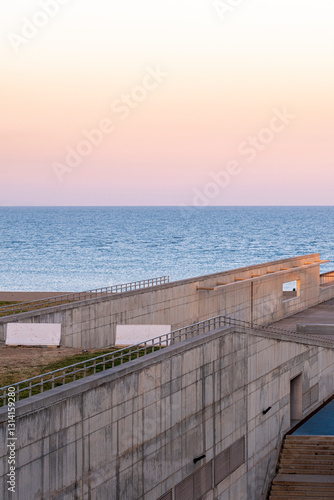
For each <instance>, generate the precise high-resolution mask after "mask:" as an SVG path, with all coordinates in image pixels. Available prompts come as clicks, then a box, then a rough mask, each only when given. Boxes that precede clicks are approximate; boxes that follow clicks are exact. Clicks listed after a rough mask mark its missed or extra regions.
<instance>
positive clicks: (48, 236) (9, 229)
mask: <svg viewBox="0 0 334 500" xmlns="http://www.w3.org/2000/svg"><path fill="white" fill-rule="evenodd" d="M333 234H334V207H202V208H194V207H191V208H180V207H139V208H138V207H69V208H67V207H17V208H16V207H0V290H23V291H25V290H26V291H29V290H35V291H38V290H43V291H44V290H52V291H80V290H86V289H91V288H98V287H102V286H107V285H111V284H116V283H126V282H129V281H136V280H140V279H144V278H149V277H156V276H162V275H169V276H170V278H171V280H178V279H182V278H188V277H192V276H199V275H203V274H209V273H214V272H217V271H221V270H227V269H232V268H236V267H241V266H248V265H250V264H256V263H261V262H266V261H270V260H276V259H280V258H284V257H291V256H294V255H303V254H307V253H312V252H320V254H321V257H322V258H324V259H331V260H334V243H333V237H332V236H333ZM331 269H334V263H333V264H326V265H324V266H322V271H323V272H325V271H327V270H331Z"/></svg>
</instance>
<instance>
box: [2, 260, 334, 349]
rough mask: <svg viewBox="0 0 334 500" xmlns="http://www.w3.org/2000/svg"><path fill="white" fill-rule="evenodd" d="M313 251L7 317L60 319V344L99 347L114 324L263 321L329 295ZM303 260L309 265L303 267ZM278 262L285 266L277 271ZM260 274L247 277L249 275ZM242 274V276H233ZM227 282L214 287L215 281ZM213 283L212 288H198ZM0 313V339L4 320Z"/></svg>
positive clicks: (331, 290) (111, 335) (332, 290)
mask: <svg viewBox="0 0 334 500" xmlns="http://www.w3.org/2000/svg"><path fill="white" fill-rule="evenodd" d="M317 260H319V254H311V255H307V256H301V257H295V258H291V259H283V260H279V261H275V262H270V263H266V264H259V265H256V266H249V267H245V268H241V269H236V270H233V271H227V272H223V273H218V274H213V275H210V276H202V277H197V278H191V279H188V280H183V281H177V282H174V283H169V284H166V285H161V286H157V287H152V288H148V289H142V290H140V291H132V292H127V293H123V294H119V295H114V296H109V297H104V298H99V299H91V300H86V301H82V302H78V303H74V304H72V305H71V304H65V305H62V306H57V307H53V308H49V309H48V310H47V312H42V311H36V312H30V313H23V314H17V315H15V316H11V317H10V321H19V322H24V323H27V322H32V323H61V324H62V341H61V345H62V346H68V347H79V348H80V347H82V348H87V349H91V348H102V347H106V346H111V345H114V344H115V340H116V326H117V324H121V325H125V324H136V325H150V324H151V325H152V324H157V325H158V324H162V325H171V328H172V330H174V329H177V328H180V327H183V326H185V325H189V324H191V323H196V322H198V321H202V320H204V319H207V318H210V317H213V316H217V315H220V314H221V315H227V316H231V317H234V318H238V319H241V320H245V321H254V322H255V323H259V324H265V323H270V322H273V321H277V320H279V319H281V318H283V317H285V316H287V315H291V314H294V313H296V312H298V311H301V310H303V309H305V308H307V307H311V306H313V305H316V304H318V303H319V302H321V301H324V300H328V299H329V298H332V297H334V286H329V287H328V288H327V289H326V290H320V276H319V263H317V262H316V261H317ZM307 262H314V263H313V264H312V265H306V266H305V267H299V268H298V267H296V268H294V267H293V266H303V265H305V263H307ZM283 267H287V268H289V269H288V270H281V269H282V268H283ZM254 274H255V275H260V276H259V277H254V278H252V276H253V275H254ZM236 279H243V280H245V281H237V282H235V280H236ZM297 279H298V280H300V286H301V293H300V296H299V297H296V298H293V299H290V300H287V301H284V300H283V292H282V285H283V283H284V282H289V281H293V280H297ZM220 282H226V283H229V284H228V285H226V286H221V287H218V288H216V285H217V283H220ZM198 287H214V288H215V289H214V290H198ZM6 321H8V318H7V319H6V318H0V341H1V340H2V341H4V324H5V323H6Z"/></svg>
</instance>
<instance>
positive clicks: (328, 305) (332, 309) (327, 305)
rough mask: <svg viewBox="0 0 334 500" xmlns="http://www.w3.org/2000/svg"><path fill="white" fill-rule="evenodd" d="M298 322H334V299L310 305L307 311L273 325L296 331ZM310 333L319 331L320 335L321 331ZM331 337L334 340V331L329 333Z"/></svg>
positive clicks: (330, 323)
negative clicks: (331, 333)
mask: <svg viewBox="0 0 334 500" xmlns="http://www.w3.org/2000/svg"><path fill="white" fill-rule="evenodd" d="M298 324H300V325H306V324H322V325H332V324H334V299H331V300H328V301H326V302H323V303H322V304H318V305H316V306H314V307H310V308H309V309H306V310H305V311H301V312H299V313H297V314H294V315H292V316H289V317H288V318H284V319H282V320H280V321H277V322H275V323H273V325H272V326H276V327H278V328H284V329H288V330H295V331H296V330H297V325H298ZM310 333H317V334H318V335H320V332H310ZM329 337H330V338H332V339H333V340H334V333H333V335H329Z"/></svg>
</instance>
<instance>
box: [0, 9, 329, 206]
mask: <svg viewBox="0 0 334 500" xmlns="http://www.w3.org/2000/svg"><path fill="white" fill-rule="evenodd" d="M49 1H51V0H49ZM52 1H53V2H57V0H52ZM46 2H47V0H45V3H46ZM269 4H270V5H269ZM38 5H40V4H38ZM38 5H37V7H36V2H33V1H27V0H25V1H24V2H23V1H17V2H15V5H11V4H10V5H3V6H2V7H1V24H0V28H1V34H2V44H1V48H0V56H1V61H2V70H1V80H0V89H1V92H0V96H1V97H0V99H1V115H2V120H1V125H0V127H1V129H0V131H1V134H0V137H1V139H0V174H1V188H0V196H1V198H0V204H1V205H179V204H189V205H192V204H206V205H247V204H250V205H261V204H274V205H280V204H287V205H290V204H302V205H307V204H309V205H316V204H328V205H329V204H332V199H333V194H332V186H333V180H334V178H333V177H334V174H333V165H332V142H333V141H332V137H333V123H334V100H333V90H332V89H333V86H334V85H333V84H334V81H333V80H334V78H333V77H334V68H333V64H334V63H333V57H332V56H333V46H334V34H333V30H332V19H333V14H334V5H333V2H332V0H331V1H329V0H324V1H323V2H322V4H321V8H315V4H314V2H311V1H308V0H306V1H298V0H295V2H293V4H292V5H291V1H287V0H280V1H276V0H275V1H272V2H264V1H261V0H259V1H254V2H248V1H247V2H246V0H245V1H244V2H240V5H239V6H235V7H233V9H232V10H231V11H229V12H228V13H227V14H226V15H224V16H222V13H221V12H220V13H219V12H217V9H216V8H215V7H214V3H213V2H211V1H210V0H209V1H206V2H203V1H192V2H190V1H188V0H184V2H182V3H180V2H179V1H178V2H177V1H176V0H170V2H168V3H166V2H162V1H160V0H156V2H155V3H153V2H152V1H151V0H144V1H143V3H142V4H141V6H140V8H139V7H138V2H137V3H136V2H135V1H134V0H128V1H127V2H125V3H124V4H122V6H118V7H117V6H105V7H100V10H99V11H98V12H97V10H96V6H95V7H94V8H93V5H92V3H91V2H88V0H87V1H86V0H82V1H81V2H78V1H77V0H72V1H69V2H68V3H67V4H66V5H61V6H60V5H58V7H59V8H58V10H57V12H55V14H54V16H53V17H52V18H51V17H50V16H49V17H48V14H46V13H45V14H44V17H43V14H42V15H41V14H40V12H41V7H40V6H38ZM42 12H43V11H42ZM38 15H39V16H40V17H38ZM38 19H40V22H43V19H44V24H45V25H44V26H43V27H39V28H36V26H35V31H29V29H28V31H27V20H28V22H30V23H32V22H33V21H35V22H38ZM36 20H37V21H36ZM24 27H25V28H24ZM30 29H34V25H33V26H32V28H31V24H30ZM27 33H28V34H29V33H30V38H29V39H28V38H26V37H25V35H27ZM31 33H33V35H32V34H31ZM24 40H25V41H24ZM128 95H130V101H129V100H128V97H127V96H128ZM121 101H123V102H122V103H121ZM120 105H122V106H123V107H122V108H120ZM284 110H285V113H286V114H288V116H290V117H291V116H293V118H289V119H286V120H285V121H284V119H283V121H282V120H281V121H280V122H279V121H277V120H276V121H275V120H274V121H273V119H274V117H275V116H276V115H277V113H281V114H282V113H283V114H284ZM101 124H104V126H105V127H107V125H108V126H109V129H108V133H107V132H103V133H101V132H100V133H99V134H98V136H97V135H96V134H95V135H93V136H91V135H89V134H88V135H89V137H90V139H88V138H87V131H91V130H92V129H96V128H97V127H101ZM273 124H274V125H273ZM273 127H274V128H273ZM111 129H112V131H111ZM278 129H279V131H278ZM84 131H86V132H84ZM101 134H102V135H101ZM92 137H93V139H94V138H95V139H94V140H95V143H94V144H92V140H93V139H92ZM254 138H255V139H254ZM254 140H256V143H253V142H252V141H254ZM82 141H86V142H85V144H83V143H82ZM87 141H88V142H89V143H88V145H87ZM93 142H94V141H93ZM251 144H256V145H255V146H254V145H251ZM242 145H243V146H242ZM82 148H83V149H82ZM85 148H86V149H85ZM87 148H88V149H87ZM246 148H251V149H253V154H251V153H250V152H249V154H248V155H246V154H245V153H242V151H243V152H244V151H245V150H246ZM69 150H70V151H76V152H77V153H76V154H77V155H78V156H79V157H80V160H78V161H77V163H78V165H77V166H76V167H73V164H71V163H69V162H68V161H67V160H66V155H67V153H68V151H69ZM82 151H84V153H85V154H82ZM248 151H249V149H248ZM250 157H252V161H250ZM231 161H233V162H237V163H238V165H239V168H238V169H235V171H234V172H233V175H231V174H229V173H228V165H229V162H231ZM222 172H225V173H226V172H227V174H226V175H227V176H228V177H229V178H228V181H227V182H226V183H225V184H224V185H219V184H217V185H216V188H215V187H214V186H212V183H213V176H214V175H215V174H216V175H221V176H222V175H225V174H223V173H222ZM198 193H200V195H199V194H198ZM208 193H209V194H208ZM199 200H200V201H199Z"/></svg>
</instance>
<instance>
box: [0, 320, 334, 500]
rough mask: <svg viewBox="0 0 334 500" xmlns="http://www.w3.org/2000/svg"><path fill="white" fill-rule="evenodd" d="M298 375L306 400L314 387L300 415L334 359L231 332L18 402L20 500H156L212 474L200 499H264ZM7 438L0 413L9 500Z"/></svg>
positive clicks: (319, 346) (326, 386)
mask: <svg viewBox="0 0 334 500" xmlns="http://www.w3.org/2000/svg"><path fill="white" fill-rule="evenodd" d="M299 374H302V380H303V393H304V394H308V391H309V389H310V387H312V386H314V385H316V384H318V389H319V395H318V397H317V400H313V401H312V402H310V404H307V405H304V406H305V409H304V413H303V415H304V416H305V415H306V414H308V413H310V412H311V411H312V410H314V408H315V407H316V406H317V405H319V404H320V403H321V402H322V401H323V400H324V399H327V398H328V397H329V396H331V395H332V393H333V374H334V351H333V350H332V349H330V348H328V347H326V345H325V344H324V343H321V342H320V341H316V340H314V341H310V343H309V344H304V343H303V341H302V339H295V340H293V339H291V338H289V337H286V336H284V337H280V338H279V337H277V336H273V335H272V336H271V337H268V336H266V335H265V334H264V333H261V334H260V333H256V332H253V333H251V331H248V332H247V331H239V332H233V331H232V329H228V328H227V329H221V330H219V331H215V332H211V333H208V334H205V335H201V336H199V337H197V338H194V339H191V340H188V341H185V342H183V343H180V344H177V345H175V346H170V347H167V348H165V349H163V350H162V351H159V352H156V353H154V354H151V355H149V356H147V357H145V358H142V359H139V360H136V361H132V362H129V363H127V364H125V365H123V366H120V367H117V368H114V369H112V370H109V371H107V372H105V373H102V374H98V375H95V376H92V377H89V378H87V379H85V380H82V381H77V382H74V383H71V384H69V385H67V386H64V387H60V388H57V389H54V390H51V391H49V392H47V393H44V394H41V395H39V396H34V397H32V398H30V399H28V400H24V401H21V402H19V403H17V407H16V436H17V450H16V460H17V461H16V467H17V471H16V473H17V476H16V485H17V493H16V496H15V498H22V499H23V498H25V499H27V500H38V499H52V500H70V499H71V500H73V499H84V500H100V499H115V500H116V499H117V500H141V499H142V500H157V499H158V498H160V496H162V495H165V494H167V495H166V497H164V498H167V499H168V498H172V497H171V496H169V495H168V493H171V491H172V490H173V492H174V496H173V498H174V499H175V500H179V499H180V498H183V497H182V496H180V490H181V489H182V488H183V487H191V484H197V485H198V484H199V483H201V484H202V483H203V478H204V472H205V471H207V472H208V473H207V474H206V483H205V484H206V486H207V487H208V485H209V487H210V489H209V490H208V491H207V492H206V493H205V495H203V496H201V498H202V500H203V499H204V500H216V499H218V500H228V499H233V500H234V499H238V500H260V499H261V498H264V494H265V491H266V486H267V484H268V483H269V480H270V479H271V477H272V474H273V472H274V469H275V466H276V460H277V456H278V453H279V447H280V439H281V437H282V435H283V434H284V433H285V432H286V431H287V430H288V429H289V427H290V380H291V379H292V378H294V377H295V376H297V375H299ZM269 406H271V409H270V410H269V411H268V412H267V413H266V414H265V415H264V414H263V410H264V409H267V408H268V407H269ZM6 439H7V409H6V408H2V409H1V410H0V476H1V479H0V498H2V499H3V500H7V499H9V498H10V499H11V498H13V496H12V494H11V493H8V491H7V485H6V476H5V474H6V472H7V461H6V444H7V441H6ZM243 439H244V444H245V456H244V459H243V457H241V460H240V456H239V458H238V460H237V468H236V470H234V471H233V472H232V473H231V474H229V475H227V477H226V478H225V479H224V480H222V481H219V482H218V483H217V477H218V475H219V474H218V473H217V471H218V472H219V467H220V468H221V463H222V460H221V457H222V456H223V455H224V453H225V455H226V450H232V449H234V448H233V446H234V447H235V444H236V443H240V442H241V441H242V440H243ZM240 440H241V441H240ZM231 445H233V446H232V447H231ZM224 450H225V451H224ZM239 451H240V450H239ZM201 455H206V456H205V458H203V459H202V460H200V461H199V462H198V463H196V464H194V461H193V460H194V458H195V457H199V456H201ZM225 455H224V456H225ZM231 456H232V452H231ZM203 464H204V465H205V467H204V468H201V467H202V466H203ZM225 467H227V466H225ZM232 470H233V467H232ZM212 471H214V473H213V472H212ZM210 472H212V476H211V475H210ZM217 474H218V475H217ZM204 479H205V478H204ZM181 481H185V482H183V483H182V484H181V486H182V488H181V487H180V483H181ZM210 481H211V483H210ZM210 485H211V486H210ZM194 498H196V497H194Z"/></svg>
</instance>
